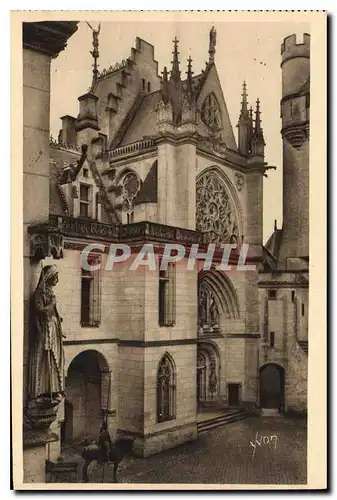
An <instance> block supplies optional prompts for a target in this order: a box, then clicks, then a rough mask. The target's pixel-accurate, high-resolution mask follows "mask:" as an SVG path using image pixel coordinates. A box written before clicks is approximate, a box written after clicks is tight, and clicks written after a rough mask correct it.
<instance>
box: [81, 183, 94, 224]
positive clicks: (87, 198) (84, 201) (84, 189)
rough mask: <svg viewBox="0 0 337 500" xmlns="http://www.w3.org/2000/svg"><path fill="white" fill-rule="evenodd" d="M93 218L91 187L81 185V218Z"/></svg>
mask: <svg viewBox="0 0 337 500" xmlns="http://www.w3.org/2000/svg"><path fill="white" fill-rule="evenodd" d="M90 216H91V186H87V185H86V184H80V217H90Z"/></svg>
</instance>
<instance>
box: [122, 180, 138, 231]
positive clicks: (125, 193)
mask: <svg viewBox="0 0 337 500" xmlns="http://www.w3.org/2000/svg"><path fill="white" fill-rule="evenodd" d="M139 189H140V180H139V178H138V176H137V174H136V173H135V172H128V173H127V174H126V175H125V176H124V178H123V181H122V199H123V204H124V207H125V209H126V214H127V223H128V224H131V223H132V222H133V221H134V202H135V199H136V197H137V195H138V193H139Z"/></svg>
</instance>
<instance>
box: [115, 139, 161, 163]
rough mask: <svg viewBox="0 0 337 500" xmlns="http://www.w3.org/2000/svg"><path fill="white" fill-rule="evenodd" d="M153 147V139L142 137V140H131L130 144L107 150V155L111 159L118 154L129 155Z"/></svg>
mask: <svg viewBox="0 0 337 500" xmlns="http://www.w3.org/2000/svg"><path fill="white" fill-rule="evenodd" d="M154 147H155V141H154V140H153V139H143V140H142V141H137V142H132V143H131V144H127V145H126V146H121V147H119V148H117V149H111V150H110V151H107V156H108V158H109V159H110V160H112V159H114V158H117V157H119V156H129V155H133V154H137V153H140V152H143V151H145V150H147V149H151V148H154Z"/></svg>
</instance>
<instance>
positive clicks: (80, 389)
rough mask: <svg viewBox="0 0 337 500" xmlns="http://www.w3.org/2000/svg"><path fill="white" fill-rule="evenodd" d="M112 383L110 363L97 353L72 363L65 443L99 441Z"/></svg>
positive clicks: (85, 353)
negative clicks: (81, 439)
mask: <svg viewBox="0 0 337 500" xmlns="http://www.w3.org/2000/svg"><path fill="white" fill-rule="evenodd" d="M109 381H110V372H109V369H108V363H107V361H106V359H105V358H104V356H103V355H102V354H101V353H99V352H98V351H95V350H86V351H83V352H81V353H79V354H78V355H77V356H76V357H75V358H74V359H73V360H72V362H71V363H70V365H69V367H68V372H67V376H66V379H65V392H66V400H65V405H64V411H65V419H64V423H63V428H62V433H61V435H62V444H64V443H72V442H73V441H75V440H77V439H79V438H94V439H97V437H98V435H99V430H100V426H101V425H102V420H103V414H104V410H105V404H106V401H107V395H108V394H107V393H108V391H110V382H109Z"/></svg>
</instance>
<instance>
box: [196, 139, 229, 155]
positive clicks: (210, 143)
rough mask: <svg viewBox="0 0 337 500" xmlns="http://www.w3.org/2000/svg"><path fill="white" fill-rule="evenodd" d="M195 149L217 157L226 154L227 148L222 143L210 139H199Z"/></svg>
mask: <svg viewBox="0 0 337 500" xmlns="http://www.w3.org/2000/svg"><path fill="white" fill-rule="evenodd" d="M197 148H198V149H201V150H203V151H207V152H209V153H213V154H216V155H219V156H223V155H225V153H226V152H227V148H226V146H225V145H224V144H223V143H221V142H219V141H218V140H217V139H215V138H211V137H199V138H198V141H197Z"/></svg>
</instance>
